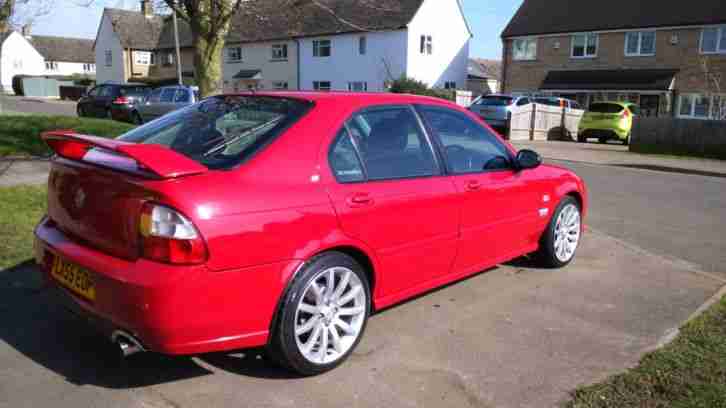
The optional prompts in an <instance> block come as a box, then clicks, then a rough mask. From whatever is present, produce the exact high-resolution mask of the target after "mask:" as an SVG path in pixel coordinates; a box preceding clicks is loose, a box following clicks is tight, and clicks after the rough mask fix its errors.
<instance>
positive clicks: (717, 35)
mask: <svg viewBox="0 0 726 408" xmlns="http://www.w3.org/2000/svg"><path fill="white" fill-rule="evenodd" d="M701 53H702V54H717V53H726V26H722V27H709V28H704V29H703V31H702V32H701Z"/></svg>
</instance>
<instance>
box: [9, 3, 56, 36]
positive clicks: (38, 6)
mask: <svg viewBox="0 0 726 408" xmlns="http://www.w3.org/2000/svg"><path fill="white" fill-rule="evenodd" d="M51 1H52V0H34V1H32V3H31V0H0V33H4V32H6V31H8V30H11V29H13V28H18V27H22V26H24V25H27V24H32V23H33V21H34V20H35V19H36V18H38V17H40V16H43V15H45V14H48V12H49V11H50V9H51V7H52V3H51Z"/></svg>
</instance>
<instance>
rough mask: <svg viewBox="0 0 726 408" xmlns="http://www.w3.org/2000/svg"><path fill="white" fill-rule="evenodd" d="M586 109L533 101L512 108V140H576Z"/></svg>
mask: <svg viewBox="0 0 726 408" xmlns="http://www.w3.org/2000/svg"><path fill="white" fill-rule="evenodd" d="M583 114H585V111H583V110H579V109H570V108H561V107H558V106H550V105H542V104H538V103H531V104H529V105H525V106H516V107H514V108H513V109H512V116H511V120H510V123H509V138H510V139H511V140H576V139H577V126H578V124H579V123H580V118H582V115H583Z"/></svg>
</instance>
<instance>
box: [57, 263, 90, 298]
mask: <svg viewBox="0 0 726 408" xmlns="http://www.w3.org/2000/svg"><path fill="white" fill-rule="evenodd" d="M50 274H51V275H52V276H53V277H54V278H55V279H56V280H57V281H58V282H59V283H60V284H61V285H63V287H65V288H67V289H69V290H70V291H71V292H73V293H75V294H77V295H78V296H81V297H83V298H85V299H87V300H90V301H94V300H95V299H96V286H95V285H94V283H93V279H92V278H91V273H90V272H89V271H87V270H86V269H83V268H81V267H80V266H78V265H76V264H74V263H72V262H68V261H66V260H64V259H62V258H61V257H59V256H57V255H56V256H55V257H54V258H53V267H52V268H51V270H50Z"/></svg>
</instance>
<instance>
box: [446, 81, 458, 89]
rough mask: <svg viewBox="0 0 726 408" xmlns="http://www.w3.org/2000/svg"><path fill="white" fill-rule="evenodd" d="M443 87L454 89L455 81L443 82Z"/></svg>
mask: <svg viewBox="0 0 726 408" xmlns="http://www.w3.org/2000/svg"><path fill="white" fill-rule="evenodd" d="M444 89H456V82H455V81H446V82H445V83H444Z"/></svg>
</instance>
